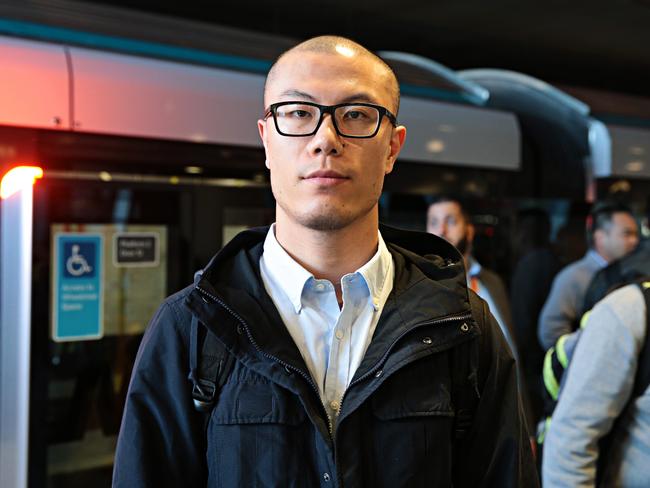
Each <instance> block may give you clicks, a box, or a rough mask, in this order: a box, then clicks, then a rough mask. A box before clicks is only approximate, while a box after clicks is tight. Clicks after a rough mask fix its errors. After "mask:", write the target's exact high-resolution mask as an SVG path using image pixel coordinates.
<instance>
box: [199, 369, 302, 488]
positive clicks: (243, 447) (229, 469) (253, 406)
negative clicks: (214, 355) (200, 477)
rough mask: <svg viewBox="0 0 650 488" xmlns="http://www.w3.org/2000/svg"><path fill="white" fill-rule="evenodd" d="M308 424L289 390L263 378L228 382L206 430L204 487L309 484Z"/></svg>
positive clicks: (296, 487) (293, 486)
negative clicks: (205, 485)
mask: <svg viewBox="0 0 650 488" xmlns="http://www.w3.org/2000/svg"><path fill="white" fill-rule="evenodd" d="M309 426H310V424H309V422H307V421H306V413H305V411H304V408H303V406H302V404H301V403H300V400H299V399H298V397H296V396H295V395H293V394H292V393H291V392H289V391H287V390H285V389H283V388H281V387H279V386H277V385H275V384H273V383H270V382H268V381H266V380H265V379H263V378H262V379H261V380H260V381H255V380H254V381H232V382H229V383H227V384H226V385H225V386H224V388H223V389H222V391H221V394H220V396H219V399H218V400H217V405H216V406H215V408H214V410H213V411H212V415H211V418H210V423H209V425H208V429H207V437H208V439H207V440H208V446H207V460H208V487H229V488H230V487H232V488H235V487H236V488H239V487H243V486H246V487H253V488H261V487H278V486H282V487H287V488H303V487H308V486H311V485H310V483H311V482H312V480H311V479H309V476H306V475H305V474H304V466H305V463H307V465H313V464H311V463H310V457H312V452H311V451H312V449H313V447H312V446H311V442H310V436H309V432H310V431H311V429H310V428H309Z"/></svg>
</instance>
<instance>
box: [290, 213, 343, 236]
mask: <svg viewBox="0 0 650 488" xmlns="http://www.w3.org/2000/svg"><path fill="white" fill-rule="evenodd" d="M297 220H298V223H300V224H301V225H302V226H303V227H306V228H307V229H310V230H317V231H330V232H331V231H336V230H341V229H344V228H345V227H347V226H348V225H350V224H351V223H352V222H353V221H354V219H353V218H351V216H343V215H336V214H333V213H328V214H324V215H303V216H300V217H299V218H298V219H297Z"/></svg>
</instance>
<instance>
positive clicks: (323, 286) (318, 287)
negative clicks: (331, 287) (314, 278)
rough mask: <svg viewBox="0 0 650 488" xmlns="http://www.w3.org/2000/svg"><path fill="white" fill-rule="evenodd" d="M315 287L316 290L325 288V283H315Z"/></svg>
mask: <svg viewBox="0 0 650 488" xmlns="http://www.w3.org/2000/svg"><path fill="white" fill-rule="evenodd" d="M316 289H317V290H318V291H323V290H324V289H325V285H324V284H322V283H317V284H316Z"/></svg>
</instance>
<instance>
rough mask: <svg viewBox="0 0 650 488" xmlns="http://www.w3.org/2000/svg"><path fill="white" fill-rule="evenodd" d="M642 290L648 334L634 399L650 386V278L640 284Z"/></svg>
mask: <svg viewBox="0 0 650 488" xmlns="http://www.w3.org/2000/svg"><path fill="white" fill-rule="evenodd" d="M638 285H639V287H640V288H641V293H643V297H644V298H645V313H646V316H645V324H646V334H645V342H644V343H643V347H642V348H641V351H640V352H639V359H638V362H637V369H636V376H635V378H634V391H633V393H632V396H633V398H638V397H640V396H641V395H643V393H645V391H646V390H647V389H648V385H650V339H649V338H648V335H650V330H649V327H648V324H650V278H646V279H645V280H642V281H640V282H639V283H638Z"/></svg>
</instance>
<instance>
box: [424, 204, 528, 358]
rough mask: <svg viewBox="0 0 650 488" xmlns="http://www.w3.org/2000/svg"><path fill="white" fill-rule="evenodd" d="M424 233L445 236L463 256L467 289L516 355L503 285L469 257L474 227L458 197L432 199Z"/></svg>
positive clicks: (499, 279)
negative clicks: (482, 303)
mask: <svg viewBox="0 0 650 488" xmlns="http://www.w3.org/2000/svg"><path fill="white" fill-rule="evenodd" d="M427 232H430V233H431V234H435V235H437V236H440V237H442V238H444V239H446V240H447V241H448V242H450V243H451V244H453V245H454V246H455V247H456V249H458V250H459V251H460V253H461V254H462V255H463V259H464V260H465V269H466V270H467V283H468V285H469V287H470V289H472V290H473V291H474V292H476V293H477V294H478V296H480V297H481V298H482V299H483V300H485V301H486V302H487V304H488V306H489V307H490V311H491V312H492V315H494V317H495V318H496V320H497V322H498V324H499V326H500V327H501V331H502V332H503V335H504V336H505V338H506V340H507V341H508V345H509V346H510V348H511V349H512V352H513V354H514V355H515V358H517V357H518V352H517V347H516V341H515V334H514V329H513V326H512V316H511V312H510V303H509V302H508V294H507V292H506V288H505V286H504V284H503V281H502V280H501V278H500V277H499V275H497V274H496V273H495V272H494V271H491V270H489V269H487V268H485V267H484V266H482V265H481V264H480V263H479V262H478V261H477V260H476V259H475V258H474V257H473V256H472V243H473V241H474V234H475V229H474V225H473V224H472V220H471V217H470V215H469V213H468V212H467V210H466V209H465V207H464V206H463V204H462V202H461V200H460V199H459V198H456V197H453V196H447V195H445V196H438V197H436V198H434V199H433V200H432V201H431V203H430V204H429V208H428V210H427Z"/></svg>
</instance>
